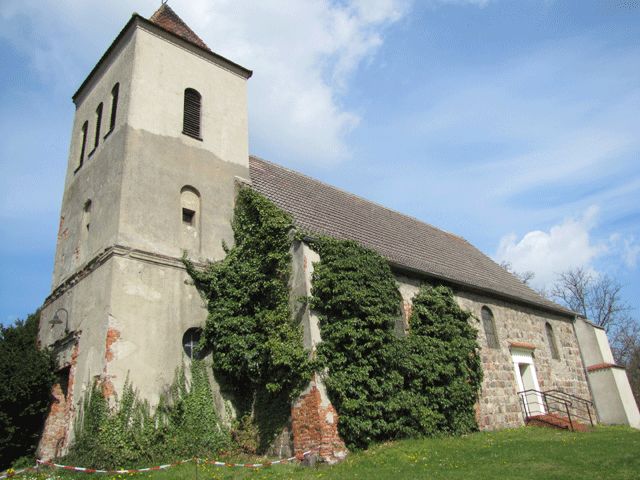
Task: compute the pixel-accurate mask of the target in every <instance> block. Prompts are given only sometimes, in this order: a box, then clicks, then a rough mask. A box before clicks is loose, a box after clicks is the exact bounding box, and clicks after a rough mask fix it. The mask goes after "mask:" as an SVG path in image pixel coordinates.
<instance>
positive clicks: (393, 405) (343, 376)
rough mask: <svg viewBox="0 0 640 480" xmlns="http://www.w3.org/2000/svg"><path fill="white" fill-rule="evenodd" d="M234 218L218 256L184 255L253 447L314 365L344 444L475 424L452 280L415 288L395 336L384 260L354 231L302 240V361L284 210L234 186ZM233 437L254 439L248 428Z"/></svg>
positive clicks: (471, 354)
mask: <svg viewBox="0 0 640 480" xmlns="http://www.w3.org/2000/svg"><path fill="white" fill-rule="evenodd" d="M232 226H233V231H234V238H235V245H234V247H233V248H230V249H229V248H225V251H226V252H227V256H226V257H225V259H224V260H222V261H220V262H216V263H211V264H209V265H208V266H207V268H206V269H205V270H203V271H199V270H197V269H196V268H195V267H194V266H193V264H191V263H190V262H189V261H188V260H186V259H185V264H186V266H187V270H188V272H189V273H190V275H191V276H192V278H193V280H194V283H195V285H196V286H197V287H198V289H199V290H200V292H201V293H202V294H203V296H204V297H205V298H206V300H207V304H208V310H209V316H208V319H207V324H206V327H205V331H204V342H203V345H202V347H203V348H207V349H210V350H211V352H212V354H213V362H214V371H215V373H216V377H217V378H218V379H219V380H220V381H221V384H222V386H223V388H224V389H225V390H226V391H227V393H230V394H232V395H233V396H234V398H235V404H236V408H237V409H238V410H239V418H240V419H241V420H240V424H242V425H244V428H245V430H246V432H249V433H251V432H253V429H255V430H257V435H258V437H259V438H258V442H257V443H258V444H259V446H258V447H257V450H258V451H260V450H262V451H264V450H265V449H266V448H267V447H268V446H269V444H270V443H271V442H272V441H273V439H274V437H275V435H277V434H278V433H279V432H280V431H281V430H282V427H283V426H284V425H285V424H286V423H287V421H288V418H289V413H290V403H291V401H292V400H294V399H295V398H296V396H297V395H298V394H299V392H300V391H301V389H302V388H303V387H304V386H306V384H307V382H308V381H309V379H310V376H311V372H312V371H313V370H314V369H315V370H316V371H319V372H322V374H323V376H324V378H325V383H326V386H327V391H328V393H329V396H330V398H331V401H332V403H333V405H334V406H335V408H336V410H337V411H338V413H339V415H340V421H339V429H340V434H341V435H342V437H343V439H344V440H345V442H346V443H347V445H348V446H349V447H351V448H363V447H366V446H368V445H369V444H370V443H372V442H375V441H383V440H388V439H392V438H399V437H409V436H423V435H432V434H436V433H441V432H446V433H454V434H458V433H465V432H468V431H471V430H473V429H475V428H477V427H476V423H475V417H474V404H475V402H476V400H477V397H478V391H479V387H480V382H481V378H482V372H481V366H480V361H479V358H478V350H479V347H478V345H477V342H476V332H475V330H474V329H473V328H472V327H471V326H470V325H469V322H468V320H469V314H468V313H467V312H464V311H463V310H461V309H460V308H459V307H458V305H457V303H456V302H455V299H454V297H453V293H452V292H451V290H450V289H448V288H446V287H442V286H438V287H434V288H432V287H428V286H425V287H423V288H422V289H421V290H420V292H419V293H418V295H417V296H416V297H415V299H414V309H413V313H412V315H411V318H410V324H411V329H410V332H409V334H408V335H407V336H406V337H405V338H398V337H397V336H396V335H395V334H394V326H395V323H396V321H397V320H398V318H399V317H400V305H401V296H400V293H399V292H398V288H397V284H396V281H395V278H394V276H393V274H392V272H391V269H390V267H389V264H388V262H387V261H386V260H385V259H384V258H382V257H381V256H380V255H378V254H377V253H376V252H374V251H372V250H368V249H366V248H364V247H362V246H360V245H359V244H357V243H356V242H353V241H343V240H336V239H331V238H326V237H321V238H317V239H315V240H312V241H310V242H311V246H312V247H313V248H314V249H315V250H316V251H317V252H318V254H319V255H320V262H318V263H316V264H315V269H314V274H313V279H312V281H313V290H312V297H311V298H310V299H309V302H310V306H311V308H313V309H314V310H315V311H317V312H318V314H319V319H320V330H321V336H322V340H323V341H322V342H321V343H320V344H319V346H318V350H317V356H316V358H315V359H314V360H313V361H310V360H309V359H308V353H307V352H305V351H304V348H303V343H302V331H301V327H300V325H296V324H295V322H294V320H293V319H292V316H291V312H290V310H289V287H288V281H289V276H290V272H291V267H290V264H291V256H290V248H291V245H292V241H293V235H292V230H293V224H292V219H291V217H290V216H289V215H288V214H286V213H285V212H283V211H282V210H280V209H279V208H277V207H276V206H275V205H274V204H273V203H271V202H270V201H268V200H267V199H265V198H264V197H262V196H261V195H259V194H258V193H256V192H254V191H253V190H250V189H243V190H241V191H240V192H239V195H238V197H237V201H236V209H235V214H234V220H233V224H232ZM248 419H250V420H251V421H250V422H249V421H248ZM246 432H245V433H246ZM240 437H241V438H243V443H248V444H252V441H250V438H251V435H240ZM247 439H248V440H247Z"/></svg>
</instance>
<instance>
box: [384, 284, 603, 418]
mask: <svg viewBox="0 0 640 480" xmlns="http://www.w3.org/2000/svg"><path fill="white" fill-rule="evenodd" d="M396 279H397V281H398V286H399V289H400V293H401V294H402V298H403V304H404V306H405V318H406V317H408V315H409V314H410V308H411V307H410V301H411V299H412V298H413V296H414V295H415V294H416V293H417V291H418V289H419V287H420V283H421V280H420V279H418V278H415V277H408V276H403V275H397V276H396ZM454 293H455V296H456V299H457V301H458V304H459V305H460V306H461V307H462V308H464V309H465V310H468V311H470V312H471V314H472V315H473V319H472V320H471V321H472V324H473V326H474V327H475V328H476V329H477V330H478V343H479V345H480V349H481V352H480V355H481V360H482V368H483V372H484V379H483V382H482V390H481V393H480V401H479V404H478V405H477V408H476V412H477V420H478V425H479V427H480V428H481V429H482V430H495V429H500V428H512V427H518V426H521V425H523V424H524V418H523V414H522V409H521V406H520V403H519V397H518V395H517V392H518V383H517V379H516V372H515V367H514V363H513V360H512V356H511V355H512V349H513V348H517V347H522V346H525V347H526V348H527V349H532V350H533V361H534V365H535V369H536V373H537V377H538V383H539V386H540V389H541V390H552V389H558V390H562V391H564V392H566V393H570V394H572V395H577V396H580V397H583V398H585V399H587V400H591V394H590V391H589V386H588V384H587V379H586V376H585V371H584V367H583V363H582V359H581V356H580V349H579V346H578V341H577V338H576V334H575V331H574V328H573V322H572V319H570V318H569V317H562V316H560V315H556V314H553V313H550V312H546V311H543V310H540V309H536V308H532V307H525V306H522V305H519V304H517V303H515V302H508V301H503V300H498V299H496V298H495V297H490V296H487V295H481V294H477V293H471V292H465V291H460V290H458V291H456V292H454ZM483 306H486V307H488V308H489V309H490V310H491V312H492V313H493V317H494V321H495V327H496V333H497V336H498V343H499V346H498V348H489V347H488V345H487V339H486V335H485V332H484V330H483V327H482V322H481V321H480V319H481V313H480V311H481V309H482V307H483ZM547 322H548V323H549V324H550V325H551V326H552V328H553V332H554V334H555V338H556V343H557V347H558V350H559V354H560V355H559V356H560V358H559V359H557V360H556V359H553V358H552V355H551V350H550V346H549V342H548V341H547V337H546V332H545V324H546V323H547Z"/></svg>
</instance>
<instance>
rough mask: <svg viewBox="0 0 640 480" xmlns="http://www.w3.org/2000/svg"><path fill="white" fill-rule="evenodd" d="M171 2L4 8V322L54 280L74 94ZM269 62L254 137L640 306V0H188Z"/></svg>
mask: <svg viewBox="0 0 640 480" xmlns="http://www.w3.org/2000/svg"><path fill="white" fill-rule="evenodd" d="M158 5H159V1H150V0H140V1H127V2H125V1H112V2H93V1H80V0H58V1H53V0H23V1H22V2H10V1H9V0H3V1H0V65H1V66H2V68H0V133H1V134H2V141H1V142H0V162H1V169H2V170H1V171H2V175H1V176H0V216H1V219H0V220H1V221H0V238H1V239H2V242H0V262H1V263H0V265H1V266H0V321H1V322H2V323H8V322H11V321H12V320H14V319H15V318H18V317H24V316H26V315H27V314H28V313H29V312H31V311H33V310H35V308H37V306H38V305H40V304H41V303H42V301H43V300H44V298H45V297H46V296H47V294H48V293H49V291H50V288H51V285H50V282H51V274H52V269H53V256H54V250H55V237H56V233H57V219H58V215H59V209H60V202H61V198H62V188H63V181H64V171H65V168H66V161H67V153H68V145H69V135H70V129H71V123H72V118H73V104H72V102H71V100H70V97H71V95H72V93H73V92H74V91H75V90H76V88H77V87H78V86H79V85H80V83H81V82H82V80H83V79H84V77H85V76H86V75H87V74H88V72H89V71H90V69H91V68H92V66H93V65H94V64H95V62H96V61H97V59H98V58H99V57H100V55H101V54H102V53H103V51H104V50H105V49H106V48H107V46H108V45H109V44H110V43H111V41H112V40H113V38H114V37H115V35H116V34H117V33H118V32H119V30H120V29H121V28H122V26H123V25H124V24H125V23H126V21H127V20H128V18H129V16H130V15H131V13H132V12H133V11H137V12H139V13H140V14H141V15H144V16H149V15H151V13H153V11H154V10H155V9H156V8H157V7H158ZM170 5H171V6H172V7H173V8H174V10H176V12H177V13H178V14H179V15H180V16H181V17H182V18H183V19H184V20H185V21H187V23H189V25H191V27H192V28H193V29H194V30H195V31H196V32H197V33H198V34H199V35H200V36H201V37H202V38H203V39H204V40H205V42H207V43H208V45H209V46H210V47H211V48H212V49H213V50H214V51H216V52H218V53H220V54H222V55H224V56H226V57H228V58H230V59H232V60H234V61H237V62H239V63H241V64H243V65H245V66H247V67H249V68H251V69H253V70H254V76H253V78H252V79H251V80H250V81H249V115H250V145H251V147H250V150H251V152H252V153H253V154H256V155H259V156H262V157H264V158H267V159H269V160H272V161H274V162H277V163H280V164H283V165H286V166H289V167H292V168H295V169H297V170H299V171H302V172H304V173H307V174H309V175H312V176H314V177H317V178H319V179H322V180H324V181H326V182H328V183H331V184H334V185H336V186H338V187H340V188H343V189H346V190H349V191H352V192H354V193H356V194H359V195H362V196H364V197H366V198H369V199H371V200H373V201H376V202H378V203H381V204H384V205H386V206H388V207H390V208H393V209H395V210H398V211H401V212H404V213H407V214H409V215H412V216H415V217H417V218H419V219H422V220H424V221H427V222H429V223H431V224H433V225H436V226H438V227H440V228H442V229H444V230H447V231H451V232H454V233H456V234H458V235H461V236H463V237H465V238H466V239H467V240H469V241H470V242H471V243H473V244H474V245H476V246H477V247H478V248H480V249H481V250H482V251H484V252H485V253H487V254H488V255H490V256H491V257H492V258H494V259H496V260H498V261H503V260H506V261H509V262H511V263H512V265H513V266H514V267H515V268H516V269H518V270H521V271H524V270H532V271H534V272H535V273H536V278H535V279H534V286H536V287H544V286H548V285H549V284H550V282H552V281H553V279H554V276H555V275H556V274H557V273H558V272H559V271H562V270H565V269H567V268H572V267H577V266H581V267H584V268H587V269H589V270H591V271H593V272H594V273H597V274H608V275H611V276H614V277H616V278H617V279H619V281H620V282H621V283H623V284H624V285H625V289H624V294H625V297H626V299H627V301H628V302H629V303H630V304H632V306H634V307H635V308H636V311H635V316H636V317H638V316H639V315H638V313H639V310H638V309H640V275H639V269H640V120H638V118H639V114H638V112H640V40H639V39H640V4H639V3H638V2H635V1H624V0H619V1H617V0H610V1H593V2H590V1H575V2H559V1H558V2H556V1H551V0H547V1H499V0H497V1H491V0H477V1H473V0H467V1H465V0H449V1H445V0H440V1H438V0H432V1H428V0H423V1H415V2H411V1H409V0H340V1H337V0H336V1H329V0H316V1H310V0H308V1H307V0H295V1H285V0H279V1H275V0H274V1H263V2H254V1H250V0H215V1H211V0H191V1H189V2H187V1H178V0H172V1H171V2H170Z"/></svg>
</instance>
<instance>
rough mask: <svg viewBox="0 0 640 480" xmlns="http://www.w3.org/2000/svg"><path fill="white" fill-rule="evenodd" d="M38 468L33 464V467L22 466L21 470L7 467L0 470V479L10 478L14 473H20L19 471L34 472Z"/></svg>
mask: <svg viewBox="0 0 640 480" xmlns="http://www.w3.org/2000/svg"><path fill="white" fill-rule="evenodd" d="M37 469H38V466H37V465H35V466H33V467H28V468H23V469H21V470H12V469H9V470H7V471H6V472H2V473H0V479H2V478H11V477H14V476H16V475H20V474H21V473H26V472H34V471H36V470H37Z"/></svg>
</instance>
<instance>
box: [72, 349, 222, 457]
mask: <svg viewBox="0 0 640 480" xmlns="http://www.w3.org/2000/svg"><path fill="white" fill-rule="evenodd" d="M229 446H230V435H229V432H228V431H227V430H226V429H225V428H224V427H223V426H222V425H221V424H220V421H219V419H218V415H217V414H216V411H215V406H214V402H213V395H212V392H211V387H210V384H209V379H208V378H207V370H206V366H205V365H204V363H203V362H201V361H193V362H192V364H191V382H187V378H186V374H185V370H184V368H181V369H180V370H178V372H177V375H176V380H175V381H174V383H173V385H172V386H171V388H170V391H169V392H168V394H167V395H164V396H163V397H162V398H161V400H160V403H159V405H158V407H157V408H156V409H155V411H153V413H152V411H151V408H150V406H149V404H148V403H147V402H146V401H141V400H139V399H138V396H137V394H136V391H135V390H134V388H133V386H132V385H131V384H130V383H129V382H126V383H125V386H124V388H123V391H122V395H121V396H120V399H119V401H118V402H117V404H116V405H115V407H114V408H110V407H109V403H108V401H107V400H106V399H105V398H104V396H103V394H102V389H101V388H100V386H99V385H94V387H93V389H92V390H91V392H90V394H89V395H87V396H86V397H85V401H84V407H83V412H82V416H81V420H80V423H79V425H78V428H77V431H76V440H75V442H74V444H73V446H72V448H71V451H70V453H69V455H68V456H67V459H68V460H69V461H72V462H75V463H78V464H81V465H86V466H93V467H99V468H119V467H123V466H127V467H130V466H136V465H149V464H150V463H155V462H166V461H175V460H176V459H179V458H190V457H193V456H200V457H206V456H211V455H214V454H216V453H217V452H219V451H221V450H223V449H227V448H229Z"/></svg>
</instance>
